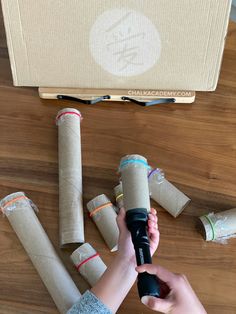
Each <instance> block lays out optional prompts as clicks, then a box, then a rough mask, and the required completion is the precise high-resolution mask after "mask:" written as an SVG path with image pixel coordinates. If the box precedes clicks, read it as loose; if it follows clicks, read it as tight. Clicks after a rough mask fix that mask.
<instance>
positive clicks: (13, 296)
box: [0, 17, 236, 314]
mask: <svg viewBox="0 0 236 314" xmlns="http://www.w3.org/2000/svg"><path fill="white" fill-rule="evenodd" d="M66 106H67V107H69V106H73V107H75V108H77V109H79V110H80V111H81V113H82V115H83V117H84V120H83V122H82V149H83V154H82V155H83V189H84V204H86V202H88V201H89V200H90V199H91V198H92V197H94V196H96V195H97V194H101V193H105V194H107V195H108V196H110V197H111V198H112V200H114V197H113V187H114V186H115V185H116V184H117V182H118V177H117V174H116V170H117V166H118V164H119V160H120V158H121V157H122V156H123V155H126V154H131V153H138V154H141V155H144V156H146V157H147V158H148V160H149V163H150V164H151V165H154V166H158V167H161V168H162V169H164V171H165V173H166V177H167V179H168V180H170V181H171V182H172V183H174V184H176V186H177V187H178V188H180V189H181V190H182V191H183V192H185V193H186V194H187V195H188V196H189V197H190V198H191V199H192V202H191V205H189V206H188V208H186V209H185V211H184V212H183V214H181V215H180V217H179V218H177V219H174V218H173V217H171V216H170V215H169V214H168V213H167V212H166V211H165V210H163V209H162V208H160V207H159V206H158V205H157V204H155V203H153V206H155V207H156V208H157V210H158V216H159V226H160V232H161V241H160V246H159V249H158V252H157V253H156V254H155V257H154V263H159V264H161V265H163V266H165V267H167V268H169V269H170V270H172V271H175V272H180V273H185V274H186V275H187V277H188V278H189V280H190V282H191V284H192V286H193V287H194V289H195V291H196V293H197V294H198V296H199V298H200V299H201V301H202V302H203V304H204V306H205V307H206V309H207V311H208V313H210V314H233V313H236V298H235V293H236V239H232V240H230V241H229V243H228V244H227V245H220V244H216V243H206V242H204V241H203V239H202V237H201V236H200V235H199V234H198V232H197V231H196V226H195V225H196V221H197V217H198V216H200V215H202V214H205V213H209V212H211V211H221V210H226V209H230V208H233V207H236V24H231V25H230V28H229V33H228V37H227V41H226V49H225V53H224V60H223V66H222V71H221V75H220V82H219V85H218V88H217V90H216V91H215V92H213V93H197V100H196V102H195V103H194V104H191V105H189V104H185V105H181V104H168V105H160V106H155V107H151V108H143V107H139V106H137V105H135V104H127V103H104V104H99V105H96V106H86V105H80V104H76V103H73V104H71V103H68V102H63V101H58V100H41V99H40V98H39V97H38V93H37V89H34V88H15V87H13V86H12V78H11V73H10V64H9V60H8V53H7V48H6V39H5V35H4V28H3V22H2V17H0V198H2V197H4V196H5V195H7V194H9V193H12V192H15V191H25V192H26V193H27V195H28V196H29V197H30V198H31V199H32V200H33V201H34V202H35V203H36V204H37V206H38V207H39V214H38V215H39V219H40V221H41V222H42V225H43V226H44V228H45V230H46V232H47V233H48V235H49V238H50V239H51V240H52V242H53V244H54V245H55V247H56V249H57V252H58V254H59V255H60V256H61V258H62V259H63V261H64V263H65V265H66V267H67V269H68V271H69V272H70V274H71V276H72V277H73V279H74V281H75V282H76V284H77V286H78V287H79V288H80V290H81V291H82V292H83V291H84V290H85V289H86V288H87V285H86V283H85V282H84V281H83V280H82V279H81V277H80V276H79V275H78V274H77V272H76V270H75V269H74V268H73V266H72V263H71V262H70V260H69V255H70V253H71V252H72V249H71V250H69V249H68V250H67V251H62V250H60V249H59V245H58V244H59V243H58V169H57V166H58V164H57V127H56V126H55V123H54V119H55V116H56V113H57V111H58V110H59V109H61V108H63V107H66ZM84 208H85V207H84ZM85 230H86V241H88V242H90V243H91V244H92V245H93V246H94V247H95V248H96V250H98V251H99V252H100V254H101V256H102V258H103V259H104V261H105V262H106V263H107V264H109V263H110V262H111V260H112V258H113V256H114V254H115V253H110V252H109V250H108V249H107V247H106V245H105V243H104V241H103V240H102V238H101V236H100V234H99V232H98V231H97V229H96V227H95V225H94V224H93V222H92V221H91V220H90V219H89V218H88V216H87V213H86V209H85ZM0 254H1V258H0V313H1V314H13V313H20V314H25V313H32V314H36V313H58V312H57V309H56V307H55V305H54V303H53V301H52V299H51V297H50V295H49V294H48V292H47V291H46V288H45V287H44V285H43V283H42V281H41V279H40V278H39V276H38V274H37V273H36V271H35V269H34V268H33V266H32V264H31V262H30V260H29V258H28V256H27V255H26V253H25V251H24V249H23V248H22V245H21V244H20V242H19V240H18V238H17V237H16V235H15V233H14V232H13V230H12V229H11V227H10V225H9V223H8V220H7V218H6V217H0ZM117 289H119V287H117ZM118 312H119V313H120V314H124V313H126V314H129V313H137V314H142V313H145V314H148V313H152V312H151V311H149V310H148V309H146V308H145V307H144V306H143V305H142V304H141V303H140V302H139V299H138V297H137V292H136V286H134V287H133V289H132V290H131V292H130V294H129V295H128V297H127V299H126V300H125V301H124V303H123V305H122V306H121V308H120V310H119V311H118Z"/></svg>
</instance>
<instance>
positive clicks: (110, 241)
mask: <svg viewBox="0 0 236 314" xmlns="http://www.w3.org/2000/svg"><path fill="white" fill-rule="evenodd" d="M87 208H88V211H89V213H90V217H91V218H92V219H93V221H94V222H95V224H96V225H97V227H98V229H99V231H100V232H101V234H102V236H103V239H104V240H105V242H106V244H107V245H108V247H109V249H110V250H111V252H114V251H116V250H117V244H118V237H119V229H118V226H117V223H116V217H117V214H116V208H115V206H114V205H113V204H112V203H111V201H110V200H109V198H108V197H107V196H106V195H104V194H101V195H98V196H97V197H95V198H93V199H92V200H91V201H89V202H88V204H87Z"/></svg>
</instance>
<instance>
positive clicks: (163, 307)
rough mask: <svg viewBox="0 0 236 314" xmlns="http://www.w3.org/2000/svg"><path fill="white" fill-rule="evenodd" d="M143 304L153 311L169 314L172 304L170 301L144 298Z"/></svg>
mask: <svg viewBox="0 0 236 314" xmlns="http://www.w3.org/2000/svg"><path fill="white" fill-rule="evenodd" d="M141 302H142V303H143V304H144V305H146V306H147V307H148V308H150V309H152V310H153V311H158V312H161V313H169V311H170V309H171V307H172V304H171V302H170V301H169V300H165V299H157V298H155V297H149V296H144V297H142V299H141Z"/></svg>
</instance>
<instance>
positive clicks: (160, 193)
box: [148, 169, 191, 218]
mask: <svg viewBox="0 0 236 314" xmlns="http://www.w3.org/2000/svg"><path fill="white" fill-rule="evenodd" d="M148 182H149V190H150V196H151V198H152V199H153V200H154V201H156V202H157V203H158V204H159V205H161V206H162V207H163V208H165V209H166V210H167V211H168V212H169V213H170V214H171V215H172V216H173V217H175V218H176V217H177V216H178V215H179V214H180V213H181V212H182V211H183V210H184V208H185V207H186V206H187V205H188V204H189V202H190V201H191V200H190V198H188V197H187V196H186V195H185V194H184V193H182V192H181V191H180V190H179V189H177V188H176V187H175V186H174V185H173V184H171V183H170V182H169V181H168V180H167V179H165V178H164V177H163V178H162V179H161V180H160V169H152V170H151V171H150V173H149V178H148Z"/></svg>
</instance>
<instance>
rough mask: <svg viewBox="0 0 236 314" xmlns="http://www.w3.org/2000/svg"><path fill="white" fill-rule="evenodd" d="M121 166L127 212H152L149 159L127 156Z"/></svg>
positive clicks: (122, 160)
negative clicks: (139, 210)
mask: <svg viewBox="0 0 236 314" xmlns="http://www.w3.org/2000/svg"><path fill="white" fill-rule="evenodd" d="M120 165H121V166H120V171H121V179H122V186H123V193H124V207H125V210H126V211H128V210H130V209H134V208H146V209H147V211H148V212H150V197H149V187H148V180H147V175H148V170H149V166H148V164H147V159H146V158H144V157H143V156H140V155H127V156H125V157H123V158H122V159H121V162H120Z"/></svg>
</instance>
